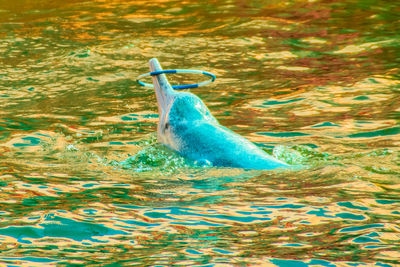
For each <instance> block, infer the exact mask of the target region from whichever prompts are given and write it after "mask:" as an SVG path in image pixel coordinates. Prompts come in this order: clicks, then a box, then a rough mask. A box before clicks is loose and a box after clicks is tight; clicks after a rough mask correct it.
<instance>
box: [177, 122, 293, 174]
mask: <svg viewBox="0 0 400 267" xmlns="http://www.w3.org/2000/svg"><path fill="white" fill-rule="evenodd" d="M175 130H176V131H179V132H177V133H176V134H174V135H175V137H176V138H177V139H178V140H177V143H178V152H179V153H180V154H181V155H182V156H184V157H187V158H189V159H191V160H193V161H204V160H207V161H209V162H211V163H212V164H213V166H224V167H234V168H246V169H274V168H278V167H287V165H286V164H285V163H283V162H281V161H279V160H277V159H275V158H274V157H272V156H270V155H269V154H267V153H266V152H264V151H263V150H262V149H260V148H259V147H257V146H256V145H254V144H253V143H251V142H250V141H248V140H247V139H245V138H244V137H242V136H240V135H238V134H236V133H234V132H232V131H231V130H229V129H227V128H225V127H223V126H222V125H220V124H218V123H213V122H205V121H194V122H191V123H189V124H188V123H183V124H181V125H176V128H175ZM193 144H195V145H193Z"/></svg>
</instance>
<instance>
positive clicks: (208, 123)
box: [149, 58, 289, 170]
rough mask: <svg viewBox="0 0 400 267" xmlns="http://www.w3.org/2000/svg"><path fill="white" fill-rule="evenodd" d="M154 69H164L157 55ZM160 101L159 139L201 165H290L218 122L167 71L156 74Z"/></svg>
mask: <svg viewBox="0 0 400 267" xmlns="http://www.w3.org/2000/svg"><path fill="white" fill-rule="evenodd" d="M149 64H150V71H151V72H154V71H161V70H162V68H161V65H160V63H159V62H158V60H157V59H156V58H152V59H151V60H150V61H149ZM152 80H153V85H154V90H155V95H156V98H157V104H158V113H159V122H158V125H157V139H158V141H159V142H160V143H162V144H164V145H166V146H167V147H169V148H171V149H173V150H175V151H176V152H178V153H179V154H180V155H182V156H183V157H185V158H187V159H189V160H191V161H194V162H195V163H196V164H197V165H200V166H219V167H233V168H244V169H265V170H270V169H275V168H279V167H281V168H284V167H289V165H287V164H286V163H284V162H282V161H279V160H278V159H276V158H274V157H272V156H271V155H269V154H267V153H266V152H265V151H263V150H262V149H260V148H259V147H257V146H256V145H255V144H253V143H252V142H250V141H249V140H247V139H246V138H244V137H242V136H240V135H238V134H236V133H234V132H233V131H231V130H229V129H228V128H226V127H224V126H222V125H221V124H219V123H218V121H217V119H216V118H214V116H213V115H211V113H210V111H209V110H208V108H207V107H206V105H205V104H204V103H203V101H202V100H201V99H200V98H199V97H198V96H196V95H194V94H192V93H190V92H184V91H177V90H174V89H173V88H172V86H171V85H170V83H169V82H168V80H167V77H166V76H165V74H157V75H152Z"/></svg>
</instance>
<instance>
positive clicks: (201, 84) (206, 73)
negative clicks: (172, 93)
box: [136, 69, 217, 90]
mask: <svg viewBox="0 0 400 267" xmlns="http://www.w3.org/2000/svg"><path fill="white" fill-rule="evenodd" d="M168 73H194V74H203V75H206V76H209V77H211V79H210V80H207V81H204V82H201V83H194V84H187V85H171V86H172V88H173V89H176V90H182V89H190V88H197V87H200V86H204V85H206V84H209V83H211V82H213V81H215V79H216V78H217V77H216V76H215V75H214V74H212V73H211V72H207V71H202V70H187V69H175V70H161V71H153V72H149V73H145V74H142V75H140V76H139V77H138V78H137V80H136V81H137V82H138V83H139V84H140V85H142V86H145V87H152V88H153V87H154V86H153V85H152V84H151V83H145V82H142V81H141V80H139V79H140V78H142V77H145V76H154V75H160V74H168Z"/></svg>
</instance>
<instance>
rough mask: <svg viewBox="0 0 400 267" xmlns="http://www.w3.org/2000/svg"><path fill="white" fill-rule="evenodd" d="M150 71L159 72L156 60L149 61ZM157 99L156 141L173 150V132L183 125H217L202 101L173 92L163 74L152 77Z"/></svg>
mask: <svg viewBox="0 0 400 267" xmlns="http://www.w3.org/2000/svg"><path fill="white" fill-rule="evenodd" d="M150 70H151V71H152V72H153V71H161V70H162V68H161V66H160V63H159V62H158V61H157V59H155V58H153V59H151V60H150ZM152 79H153V85H154V91H155V94H156V98H157V105H158V114H159V122H158V125H157V135H158V140H159V141H160V142H161V143H164V144H167V145H169V146H171V147H172V148H175V138H174V136H172V135H173V134H174V130H175V129H176V128H177V127H179V126H180V125H183V124H190V123H191V122H194V121H198V120H206V121H208V122H210V123H217V120H216V119H215V118H214V117H213V116H212V115H211V113H210V111H209V110H208V108H207V107H206V105H205V104H204V103H203V101H202V100H201V99H200V98H199V97H197V96H196V95H194V94H192V93H189V92H179V91H175V90H174V89H173V88H172V87H171V85H170V84H169V82H168V80H167V77H166V76H165V74H159V75H154V76H152Z"/></svg>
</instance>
